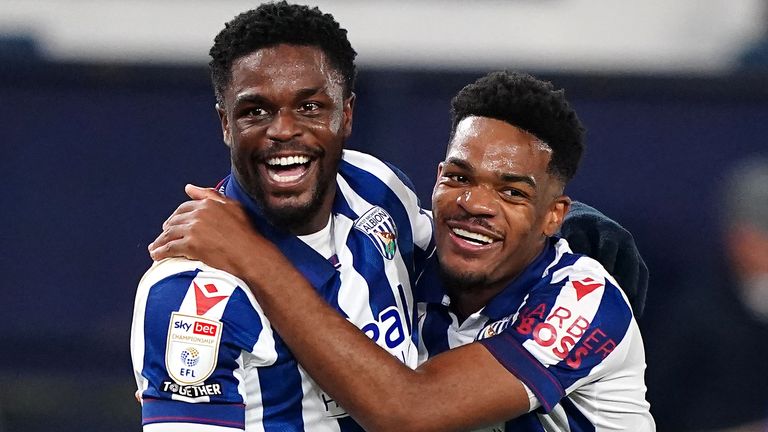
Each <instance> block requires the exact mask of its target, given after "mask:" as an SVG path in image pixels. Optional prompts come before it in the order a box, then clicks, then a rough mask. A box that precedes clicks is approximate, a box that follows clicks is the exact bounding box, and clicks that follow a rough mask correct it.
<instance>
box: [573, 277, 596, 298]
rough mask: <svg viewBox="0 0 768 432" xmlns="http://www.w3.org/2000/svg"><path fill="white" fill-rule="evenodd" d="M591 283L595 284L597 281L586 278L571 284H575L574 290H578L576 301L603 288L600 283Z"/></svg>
mask: <svg viewBox="0 0 768 432" xmlns="http://www.w3.org/2000/svg"><path fill="white" fill-rule="evenodd" d="M590 282H595V280H594V279H592V278H586V279H584V280H580V281H572V282H571V283H572V284H573V288H575V289H576V300H581V298H582V297H584V296H585V295H587V294H589V293H591V292H592V291H594V290H596V289H598V288H600V287H601V286H603V284H601V283H600V282H597V283H593V284H590Z"/></svg>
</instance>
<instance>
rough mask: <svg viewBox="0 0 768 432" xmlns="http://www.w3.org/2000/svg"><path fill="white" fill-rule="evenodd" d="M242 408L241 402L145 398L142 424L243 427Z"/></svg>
mask: <svg viewBox="0 0 768 432" xmlns="http://www.w3.org/2000/svg"><path fill="white" fill-rule="evenodd" d="M244 408H245V406H244V405H242V404H190V403H186V402H179V401H169V400H157V399H145V400H144V401H143V403H142V413H143V415H142V417H143V420H142V425H148V424H152V423H168V422H174V423H198V424H208V425H215V426H224V427H230V428H238V429H245V418H244V417H243V410H244Z"/></svg>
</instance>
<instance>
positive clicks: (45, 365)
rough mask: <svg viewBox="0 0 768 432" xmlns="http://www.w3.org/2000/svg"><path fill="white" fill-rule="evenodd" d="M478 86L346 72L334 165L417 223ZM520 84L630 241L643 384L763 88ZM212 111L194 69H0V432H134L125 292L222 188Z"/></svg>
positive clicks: (713, 229)
mask: <svg viewBox="0 0 768 432" xmlns="http://www.w3.org/2000/svg"><path fill="white" fill-rule="evenodd" d="M483 72H484V71H478V72H475V73H473V72H461V73H456V72H445V71H439V72H438V71H435V72H426V71H420V72H412V71H397V70H371V69H363V70H362V71H361V73H360V76H359V80H358V87H357V94H358V99H357V105H356V110H355V122H354V132H353V136H352V139H351V140H350V142H349V143H348V147H350V148H354V149H359V150H363V151H366V152H370V153H373V154H375V155H377V156H379V157H381V158H383V159H385V160H388V161H391V162H393V163H394V164H395V165H397V166H399V167H400V168H401V169H402V170H403V171H404V172H405V173H406V174H408V175H409V176H411V178H412V179H413V181H414V183H415V185H416V187H417V189H418V193H419V196H420V197H421V199H422V201H423V202H424V203H425V204H427V205H429V194H430V191H431V187H432V184H433V181H434V176H435V167H436V164H437V162H438V161H439V160H440V159H441V158H442V155H443V152H444V148H445V144H446V141H447V138H448V132H449V116H448V108H449V101H450V98H451V97H452V95H453V94H455V93H456V91H457V90H458V89H460V88H461V87H462V86H463V85H464V84H466V83H468V82H470V81H472V80H474V79H476V78H477V77H479V76H480V75H482V74H483ZM540 76H542V77H544V78H548V79H550V80H552V81H553V82H554V83H555V84H556V85H557V86H560V87H564V88H566V89H567V95H568V97H569V99H570V100H571V101H572V103H573V104H574V105H575V107H576V109H577V111H578V113H579V115H580V117H581V119H582V121H583V122H584V123H585V124H586V126H587V128H588V130H589V132H588V140H587V144H588V148H587V152H586V155H585V158H584V161H583V163H582V165H581V168H580V171H579V173H578V174H577V176H576V178H575V179H574V181H573V182H572V183H571V185H570V186H569V194H570V195H571V196H572V197H574V198H576V199H579V200H581V201H585V202H587V203H589V204H592V205H594V206H596V207H598V208H599V209H601V210H602V211H603V212H605V213H606V214H607V215H609V216H611V217H613V218H615V219H616V220H618V221H620V222H621V223H622V224H624V225H625V226H626V227H627V228H628V229H630V230H631V231H632V232H633V233H634V235H635V238H636V240H637V244H638V246H639V248H640V250H641V252H642V253H643V256H644V257H645V259H646V261H647V263H648V266H649V268H650V271H651V286H650V290H649V294H648V304H647V308H646V314H645V316H644V317H643V318H641V320H640V323H641V327H643V328H644V330H645V327H647V326H646V323H647V322H650V321H653V322H654V323H655V325H654V326H653V327H654V329H655V330H654V332H652V333H650V334H649V333H646V334H645V335H644V337H645V339H646V348H647V350H648V351H649V365H648V375H649V378H652V377H653V373H654V364H653V363H652V361H651V360H650V359H652V358H653V357H654V356H653V352H654V351H655V350H663V349H664V347H665V345H666V344H669V343H674V341H668V340H666V339H665V333H664V331H660V330H658V329H660V328H664V327H665V326H666V325H669V326H676V325H681V323H679V322H677V321H676V319H675V316H671V315H669V314H668V313H666V312H667V309H668V308H669V303H667V302H666V301H667V300H668V299H671V298H674V297H675V296H674V293H675V290H676V288H677V287H678V286H679V285H680V283H681V281H682V280H684V279H685V278H687V277H688V276H689V275H690V274H693V273H696V272H699V271H700V270H701V266H702V265H703V264H702V263H704V262H707V261H706V259H708V258H711V257H712V255H713V249H714V248H716V247H717V237H718V226H717V217H716V215H717V208H718V206H719V203H720V201H721V197H720V196H719V190H720V185H721V183H722V181H723V179H722V176H723V172H724V170H725V169H726V168H727V167H728V166H729V165H730V164H732V163H733V162H734V161H736V160H737V159H740V158H742V157H748V156H754V155H759V154H762V155H764V156H766V155H768V150H766V148H767V147H766V142H765V136H766V132H768V78H766V76H765V75H759V74H748V73H734V74H731V75H727V76H718V77H711V78H706V77H695V78H692V77H684V76H667V77H659V76H656V77H648V76H632V75H597V74H591V75H553V74H541V75H540ZM213 105H214V99H213V92H212V91H211V88H210V85H209V82H208V76H207V71H206V70H205V69H204V68H201V67H176V66H108V65H98V64H67V63H64V64H62V63H47V62H33V63H29V64H15V65H9V64H7V63H6V64H3V65H1V66H0V137H1V138H0V139H1V140H2V145H1V147H0V148H1V149H2V153H0V172H1V173H2V185H3V186H4V188H3V192H2V194H1V195H0V227H2V228H1V229H0V245H1V246H2V253H0V277H1V278H2V279H0V280H1V281H2V282H0V283H1V284H2V285H1V286H2V289H1V290H0V294H1V295H2V298H1V299H0V317H2V320H1V324H0V431H3V432H8V431H12V432H16V431H30V432H31V431H49V430H58V431H70V430H71V431H75V430H77V431H90V430H111V431H122V430H126V431H127V430H138V429H139V421H140V415H139V407H138V404H137V403H136V402H135V401H134V399H133V392H134V390H135V383H134V381H133V376H132V372H131V365H130V356H129V349H128V339H129V327H130V322H131V312H132V307H133V296H134V290H135V287H136V284H137V282H138V280H139V278H140V277H141V275H142V273H143V272H144V270H145V269H146V268H147V267H148V266H149V265H150V259H149V257H148V255H147V252H146V245H147V244H148V243H149V242H150V241H152V240H153V239H154V237H155V236H156V235H157V234H158V233H159V231H160V225H161V223H162V221H163V220H164V219H165V218H166V217H167V216H168V215H169V214H170V213H171V212H172V211H173V210H174V209H175V207H176V206H177V205H178V204H179V203H180V202H182V201H183V200H184V198H185V195H184V193H183V186H184V184H185V183H187V182H192V183H196V184H199V185H211V186H212V185H214V184H215V183H216V182H217V181H218V180H219V179H220V178H222V177H223V176H224V175H226V174H227V172H228V169H229V160H228V151H227V149H226V147H225V146H224V144H223V143H222V141H221V138H220V136H221V133H220V127H219V123H218V118H217V116H216V113H215V111H214V109H213ZM676 301H680V300H679V299H678V300H676ZM661 391H665V390H664V389H658V388H651V389H650V390H649V395H648V397H649V400H650V401H651V403H652V404H653V403H654V398H655V397H656V396H655V394H658V392H661ZM660 426H663V424H661V423H660ZM660 430H662V428H661V427H660Z"/></svg>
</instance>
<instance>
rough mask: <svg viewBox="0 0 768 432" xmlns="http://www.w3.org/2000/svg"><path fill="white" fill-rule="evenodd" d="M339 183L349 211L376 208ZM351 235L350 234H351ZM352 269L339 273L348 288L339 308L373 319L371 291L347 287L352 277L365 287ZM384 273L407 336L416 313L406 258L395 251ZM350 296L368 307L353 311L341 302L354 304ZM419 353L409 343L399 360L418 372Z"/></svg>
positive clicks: (339, 177) (338, 216)
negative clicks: (401, 292)
mask: <svg viewBox="0 0 768 432" xmlns="http://www.w3.org/2000/svg"><path fill="white" fill-rule="evenodd" d="M389 172H390V173H392V171H389ZM392 175H393V176H394V175H395V174H394V173H392ZM395 179H397V177H396V176H395ZM337 180H338V181H337V184H338V188H339V190H340V191H341V192H342V194H343V195H344V198H346V200H347V204H349V207H350V208H351V209H352V211H354V212H355V213H357V214H358V215H362V214H364V213H365V212H366V211H368V210H369V209H370V208H371V207H373V204H371V203H369V202H367V201H366V200H364V199H363V198H362V197H361V196H360V195H358V194H357V193H356V192H355V191H354V190H352V188H351V187H350V186H349V184H348V183H347V182H346V181H345V180H344V178H342V177H341V176H338V178H337ZM397 184H402V183H401V182H400V181H399V180H398V181H397ZM404 189H408V188H405V187H404ZM408 190H410V189H408ZM406 208H407V206H406ZM422 217H423V216H422ZM342 218H343V219H344V220H345V221H347V223H349V224H350V225H349V226H350V227H351V226H352V223H353V221H350V220H349V219H348V218H346V217H343V216H341V215H337V217H336V219H337V220H340V219H342ZM350 232H351V230H350ZM414 236H415V233H414ZM342 250H343V251H344V254H345V255H348V256H349V257H351V251H350V250H349V248H347V246H346V244H344V245H343V249H342ZM339 261H341V257H339ZM349 262H352V261H351V260H350V261H349ZM390 264H394V265H390ZM350 267H351V266H347V267H346V268H345V267H343V266H342V268H340V269H339V271H340V272H341V278H342V283H341V286H342V288H345V289H344V293H345V295H344V296H342V295H341V289H340V290H339V305H340V306H341V308H342V310H344V311H345V312H346V313H347V314H349V312H348V311H354V310H364V311H365V312H366V313H368V314H369V315H370V312H371V311H370V307H369V306H368V304H367V302H368V291H369V290H368V289H365V290H361V289H360V287H359V286H357V284H349V283H347V279H348V278H349V277H350V276H351V277H352V278H354V279H355V280H358V279H360V280H362V281H361V282H359V283H360V284H362V283H364V282H363V281H364V278H363V277H362V276H361V275H360V274H359V273H357V272H356V271H355V269H354V268H350ZM384 273H385V274H386V277H387V280H388V281H389V284H388V285H389V288H390V290H391V291H392V296H393V297H394V299H395V304H396V306H397V309H398V313H399V315H400V320H401V323H402V324H403V330H404V331H405V332H407V328H408V327H407V324H406V323H407V322H410V321H411V320H412V318H411V317H410V316H409V315H408V314H407V312H406V311H412V310H413V309H412V307H413V290H412V288H411V282H410V280H409V279H408V278H407V277H405V278H404V277H403V275H407V274H408V269H407V268H406V266H405V263H404V262H403V256H402V255H401V254H400V248H397V249H396V251H395V256H394V257H393V258H392V259H391V260H385V262H384ZM398 285H402V287H403V294H404V295H405V301H406V304H403V302H402V300H401V295H400V292H399V290H398V288H397V287H398ZM366 288H367V284H366ZM350 291H354V293H350ZM360 291H364V292H363V293H361V292H360ZM347 296H349V297H351V298H350V299H349V300H352V298H354V300H356V301H357V303H358V304H360V302H361V301H362V300H363V297H365V299H364V301H365V302H366V303H365V305H364V307H359V306H358V307H356V308H353V307H350V308H348V306H345V305H342V300H344V301H345V302H344V303H345V304H349V303H351V301H346V300H347V298H346V297H347ZM350 306H351V305H350ZM360 306H362V305H360ZM366 318H367V319H366V321H362V323H365V322H370V321H371V320H374V321H378V318H379V317H373V316H366ZM356 322H357V323H358V325H359V324H360V323H361V321H356ZM405 336H406V341H410V340H411V335H410V334H406V335H405ZM376 342H377V343H378V344H379V345H380V346H381V347H383V348H384V349H387V350H388V351H390V352H391V351H392V349H391V348H392V347H390V348H389V349H388V348H387V346H386V342H385V338H384V337H380V338H379V340H378V341H376ZM401 345H402V344H401ZM417 351H418V350H417V349H416V347H415V346H413V344H412V343H410V342H409V343H408V345H407V347H406V350H405V352H404V353H403V357H399V356H398V358H399V359H400V361H401V362H403V363H405V364H406V365H407V366H409V367H411V368H415V367H416V364H417V361H418V358H417V356H418V352H417ZM393 354H394V353H393Z"/></svg>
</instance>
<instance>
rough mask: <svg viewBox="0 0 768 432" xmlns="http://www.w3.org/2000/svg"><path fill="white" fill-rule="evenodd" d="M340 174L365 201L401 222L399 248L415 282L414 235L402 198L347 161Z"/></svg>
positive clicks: (344, 162)
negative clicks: (374, 204) (383, 209)
mask: <svg viewBox="0 0 768 432" xmlns="http://www.w3.org/2000/svg"><path fill="white" fill-rule="evenodd" d="M339 174H341V176H342V177H343V178H344V180H346V181H347V183H348V184H349V186H350V187H352V189H353V190H355V192H357V193H358V194H359V195H360V196H361V197H362V198H363V199H364V200H366V201H368V202H369V203H376V205H378V206H380V207H382V208H385V209H386V210H387V212H388V213H389V215H390V216H392V219H394V220H396V221H399V222H400V223H399V224H398V226H397V246H398V248H399V249H400V255H402V257H403V262H405V264H406V267H407V268H408V274H409V276H410V279H411V280H415V277H416V275H415V274H414V273H413V271H414V269H413V249H414V246H413V233H412V232H411V224H410V219H409V218H408V212H407V211H406V210H405V207H403V203H402V201H400V198H399V197H398V196H397V194H395V193H394V192H393V191H392V189H390V188H389V187H388V186H387V185H386V184H384V183H383V182H382V181H381V179H379V178H378V177H376V176H374V175H373V174H371V173H369V172H367V171H364V170H362V169H360V168H358V167H356V166H354V165H352V164H350V163H349V162H347V161H344V160H342V161H341V164H340V166H339Z"/></svg>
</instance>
